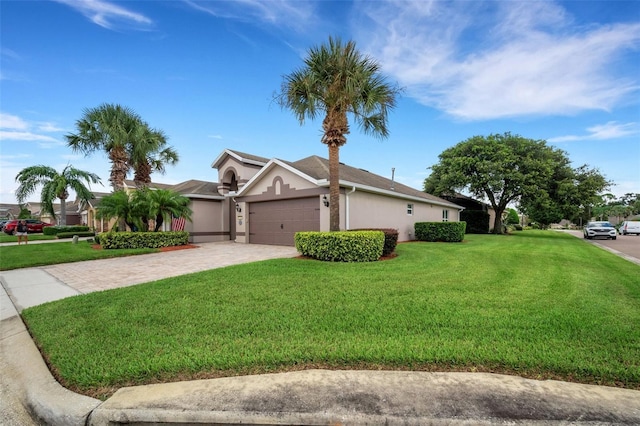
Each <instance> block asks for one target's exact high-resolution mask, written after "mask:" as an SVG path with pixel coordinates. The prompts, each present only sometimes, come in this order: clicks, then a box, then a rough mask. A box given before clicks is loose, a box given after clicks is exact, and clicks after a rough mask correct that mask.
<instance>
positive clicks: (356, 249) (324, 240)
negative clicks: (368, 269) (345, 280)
mask: <svg viewBox="0 0 640 426" xmlns="http://www.w3.org/2000/svg"><path fill="white" fill-rule="evenodd" d="M294 240H295V244H296V250H298V251H299V252H300V253H301V254H302V255H303V256H309V257H312V258H314V259H318V260H323V261H328V262H373V261H376V260H378V259H379V258H380V256H382V248H383V246H384V233H383V232H382V231H336V232H315V231H314V232H297V233H296V234H295V237H294Z"/></svg>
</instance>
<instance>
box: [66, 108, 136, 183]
mask: <svg viewBox="0 0 640 426" xmlns="http://www.w3.org/2000/svg"><path fill="white" fill-rule="evenodd" d="M144 126H145V123H144V122H143V121H142V119H141V118H140V116H138V114H136V113H135V112H134V111H133V110H131V109H129V108H126V107H122V106H120V105H117V104H102V105H100V106H98V107H96V108H88V109H85V110H84V111H83V116H82V118H81V119H80V120H78V121H76V128H77V130H78V131H77V133H72V134H68V135H66V136H65V137H66V138H67V144H68V145H69V146H70V147H71V148H72V149H73V151H74V152H78V151H79V152H82V153H84V154H85V155H89V154H92V153H93V152H95V151H104V152H106V153H107V155H108V157H109V161H110V162H111V175H110V177H109V181H110V182H111V185H112V186H113V189H114V191H117V190H118V189H122V188H123V187H124V180H125V179H126V177H127V173H128V171H129V169H130V168H131V165H130V162H129V155H128V151H127V148H128V146H130V145H132V144H134V143H135V142H134V138H135V136H136V135H137V134H139V133H140V132H141V129H142V128H143V127H144Z"/></svg>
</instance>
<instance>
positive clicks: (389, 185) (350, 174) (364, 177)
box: [281, 155, 459, 207]
mask: <svg viewBox="0 0 640 426" xmlns="http://www.w3.org/2000/svg"><path fill="white" fill-rule="evenodd" d="M281 161H282V160H281ZM283 162H284V163H286V164H288V165H290V166H291V167H294V168H295V169H297V170H299V171H301V172H302V173H304V174H306V175H307V176H310V177H312V178H314V179H316V180H322V179H326V180H329V160H327V159H326V158H322V157H319V156H317V155H312V156H310V157H306V158H303V159H302V160H298V161H295V162H288V161H283ZM340 181H343V182H344V181H346V182H352V183H356V184H359V185H364V186H370V187H372V188H376V189H379V190H384V191H392V192H395V193H397V194H402V195H408V196H411V197H417V198H423V199H425V200H429V201H435V202H437V203H440V204H448V205H452V206H456V207H459V206H457V205H456V204H454V203H452V202H450V201H447V200H445V199H443V198H440V197H436V196H435V195H431V194H427V193H426V192H423V191H420V190H418V189H414V188H411V187H409V186H407V185H403V184H401V183H399V182H395V181H392V180H391V179H387V178H385V177H382V176H380V175H376V174H373V173H371V172H369V171H367V170H363V169H358V168H356V167H351V166H347V165H346V164H343V163H340Z"/></svg>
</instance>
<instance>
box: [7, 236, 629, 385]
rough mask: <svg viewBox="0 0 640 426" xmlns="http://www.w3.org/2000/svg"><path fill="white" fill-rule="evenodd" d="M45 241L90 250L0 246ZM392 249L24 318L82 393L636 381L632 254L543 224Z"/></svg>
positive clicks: (174, 283) (85, 302) (198, 278)
mask: <svg viewBox="0 0 640 426" xmlns="http://www.w3.org/2000/svg"><path fill="white" fill-rule="evenodd" d="M52 245H62V246H66V247H68V248H70V249H71V248H74V249H77V250H81V249H82V248H83V247H85V248H87V249H88V245H85V244H75V245H72V244H69V243H58V244H38V245H36V244H34V246H33V247H31V246H30V245H29V246H21V247H18V246H15V247H2V248H0V250H6V249H15V252H17V253H25V251H24V249H37V247H36V246H52ZM89 250H90V249H89ZM396 251H397V253H398V256H397V257H396V258H394V259H393V260H389V261H385V262H370V263H342V262H333V263H326V262H317V261H313V260H304V259H295V258H294V259H276V260H269V261H265V262H253V263H249V264H243V265H236V266H230V267H225V268H218V269H213V270H210V271H204V272H199V273H195V274H189V275H185V276H180V277H171V278H167V279H163V280H159V281H155V282H153V283H147V284H140V285H135V286H130V287H125V288H119V289H114V290H108V291H99V292H95V293H90V294H83V295H80V296H77V297H71V298H66V299H62V300H58V301H55V302H51V303H46V304H43V305H39V306H35V307H32V308H28V309H25V310H24V311H23V312H22V314H23V317H24V320H25V322H26V324H27V325H28V328H29V331H30V333H31V334H32V335H33V336H34V340H36V341H37V343H38V347H39V348H41V350H42V352H43V354H44V356H45V357H46V359H48V360H50V362H51V364H52V368H54V369H55V370H56V371H57V372H59V375H58V376H57V377H58V378H59V379H60V381H61V383H62V384H63V385H65V386H67V387H70V388H72V389H75V390H76V391H80V392H83V393H89V394H93V395H96V393H97V392H100V388H102V390H104V387H111V388H112V389H113V390H114V391H115V390H116V389H117V388H119V387H123V386H132V385H142V384H149V383H159V382H168V381H176V380H189V379H195V378H206V377H221V376H237V375H245V374H262V373H273V372H275V371H278V372H282V371H288V370H295V369H298V370H299V369H301V368H303V369H304V368H325V367H326V368H333V369H363V368H370V369H389V370H404V371H416V370H424V371H451V370H454V371H486V372H494V373H503V374H512V375H517V376H521V377H530V378H535V379H537V380H546V379H554V380H568V381H573V382H581V383H590V384H599V385H610V386H618V387H626V388H630V389H640V347H639V346H638V342H640V327H638V324H640V285H639V280H640V275H639V270H640V269H639V266H638V265H635V264H633V263H631V262H628V261H626V260H625V259H622V258H620V257H618V256H615V255H613V254H612V253H609V252H607V251H605V250H602V249H600V248H598V247H595V246H593V245H592V244H585V243H584V242H583V241H582V239H578V238H575V237H573V236H570V235H566V234H564V233H560V232H552V231H525V232H518V233H516V234H514V235H513V236H512V237H509V238H495V237H494V236H491V235H469V236H468V244H428V243H410V244H399V245H398V248H397V250H396ZM93 252H95V253H96V254H101V255H104V254H108V253H109V252H110V250H93ZM105 252H106V253H105ZM23 257H25V256H24V255H23ZM29 257H33V256H31V255H30V256H29ZM40 257H45V256H40ZM0 259H4V256H0ZM488 259H489V260H490V261H488ZM523 259H526V262H523V261H522V260H523ZM2 261H4V260H2ZM567 265H571V267H567ZM612 277H615V279H612ZM88 366H90V367H91V368H88ZM207 374H209V375H207ZM94 392H96V393H94Z"/></svg>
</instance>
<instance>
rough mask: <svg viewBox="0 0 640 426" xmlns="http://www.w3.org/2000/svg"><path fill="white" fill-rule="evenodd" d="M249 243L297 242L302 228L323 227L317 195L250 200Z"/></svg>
mask: <svg viewBox="0 0 640 426" xmlns="http://www.w3.org/2000/svg"><path fill="white" fill-rule="evenodd" d="M248 225H249V243H251V244H271V245H279V246H293V245H294V241H293V237H294V235H295V233H296V232H300V231H319V230H320V200H319V199H318V198H317V197H312V198H296V199H290V200H278V201H263V202H254V203H250V204H249V223H248Z"/></svg>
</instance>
